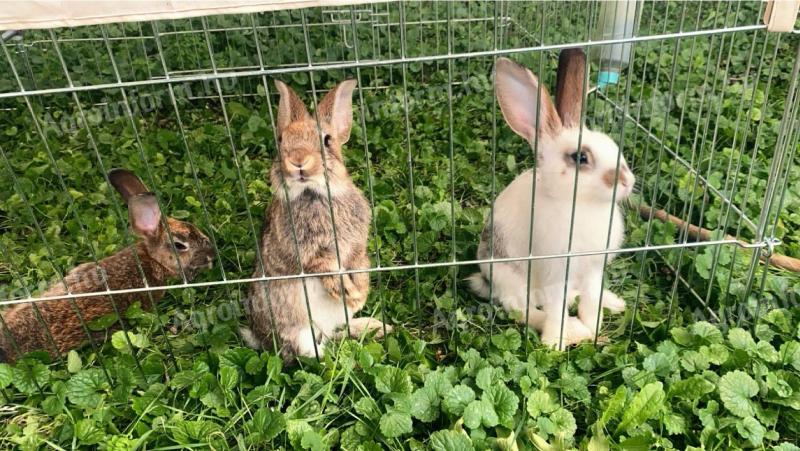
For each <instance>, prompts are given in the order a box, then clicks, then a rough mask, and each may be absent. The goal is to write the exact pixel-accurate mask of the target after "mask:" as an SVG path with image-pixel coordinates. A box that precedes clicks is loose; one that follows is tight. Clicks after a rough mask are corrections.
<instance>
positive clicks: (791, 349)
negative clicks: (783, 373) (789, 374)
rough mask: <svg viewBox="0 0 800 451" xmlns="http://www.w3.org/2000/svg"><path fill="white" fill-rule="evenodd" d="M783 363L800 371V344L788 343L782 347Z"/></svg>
mask: <svg viewBox="0 0 800 451" xmlns="http://www.w3.org/2000/svg"><path fill="white" fill-rule="evenodd" d="M780 354H781V362H783V364H784V365H791V366H792V367H793V368H794V369H796V370H797V371H800V343H798V342H796V341H788V342H786V343H784V344H782V345H781V350H780Z"/></svg>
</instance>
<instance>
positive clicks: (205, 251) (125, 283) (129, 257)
mask: <svg viewBox="0 0 800 451" xmlns="http://www.w3.org/2000/svg"><path fill="white" fill-rule="evenodd" d="M108 179H109V181H110V182H111V184H112V185H113V186H114V188H116V190H117V191H118V192H119V193H120V194H121V195H122V197H123V198H124V199H125V201H126V203H127V205H128V215H129V220H130V224H131V228H132V229H133V232H134V233H135V234H136V235H137V236H138V237H139V238H141V241H139V242H137V243H136V244H135V245H133V246H128V247H126V248H125V249H123V250H121V251H119V252H117V253H116V254H114V255H112V256H110V257H106V258H104V259H103V260H101V261H100V262H99V263H97V264H95V263H84V264H82V265H79V266H77V267H75V268H74V269H72V270H71V271H70V272H69V273H68V274H67V275H66V276H65V277H64V280H63V282H62V281H61V280H59V281H58V282H55V283H53V284H52V285H51V286H50V288H48V289H47V290H46V291H45V292H44V293H42V294H41V297H55V296H59V295H65V294H67V293H72V294H78V293H94V292H102V291H106V289H110V290H126V289H132V288H143V287H145V286H156V287H157V286H163V285H164V284H165V282H166V281H167V280H168V279H169V278H174V277H179V276H180V274H181V273H183V274H184V275H185V277H186V279H187V280H191V279H192V278H193V277H194V276H195V275H196V274H197V272H198V271H199V270H200V269H202V268H210V267H211V265H212V264H213V258H214V247H213V246H212V244H211V242H210V241H209V239H208V238H207V237H206V236H205V235H203V233H202V232H200V230H199V229H198V228H197V227H195V226H194V225H192V224H189V223H187V222H183V221H178V220H177V219H173V218H167V219H166V224H167V227H168V228H169V234H168V233H167V231H166V230H165V228H164V226H163V225H162V220H161V210H160V209H159V206H158V202H157V200H156V196H155V195H154V194H153V193H151V192H149V191H148V190H147V188H146V187H145V185H144V184H143V183H142V181H141V180H139V178H138V177H137V176H136V175H135V174H134V173H132V172H130V171H128V170H125V169H114V170H112V171H111V172H109V174H108ZM170 236H171V239H170ZM173 244H174V246H173ZM140 265H141V270H140V269H139V267H140ZM142 275H144V278H142ZM151 295H152V300H153V301H156V300H158V299H160V298H161V297H163V295H164V292H163V291H156V292H152V294H151ZM112 297H113V302H114V303H116V308H117V309H118V310H119V311H120V313H124V312H125V310H126V309H127V308H128V306H130V305H131V304H133V303H134V302H136V301H142V304H143V306H144V307H148V306H149V304H150V299H151V298H150V297H148V295H147V293H144V292H134V293H125V294H115V295H97V296H88V297H79V298H75V299H74V304H73V301H71V300H69V299H55V300H48V301H41V302H37V303H36V307H37V308H38V310H39V312H38V313H40V314H41V318H39V317H38V316H39V315H38V314H37V312H36V311H35V309H34V307H33V304H31V303H25V304H16V305H14V306H12V307H10V308H9V309H8V310H6V311H4V312H3V314H2V316H3V321H4V322H5V326H6V327H5V328H4V330H0V360H2V361H15V360H16V359H17V358H18V357H19V356H20V355H22V354H25V353H27V352H30V351H35V350H46V351H47V352H49V353H50V354H51V355H59V354H63V353H65V352H67V351H69V350H71V349H75V348H78V347H79V346H81V345H82V344H83V343H85V342H87V341H88V340H90V337H89V336H87V334H86V330H85V329H84V327H83V324H81V321H85V322H88V321H92V320H95V319H98V318H100V317H103V316H105V315H109V314H112V313H115V310H114V305H113V304H112ZM75 307H77V309H78V312H79V313H80V315H81V317H78V312H76V310H75Z"/></svg>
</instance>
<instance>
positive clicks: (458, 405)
mask: <svg viewBox="0 0 800 451" xmlns="http://www.w3.org/2000/svg"><path fill="white" fill-rule="evenodd" d="M474 400H475V392H474V391H473V390H472V389H471V388H470V387H468V386H466V385H456V386H455V387H453V388H452V389H450V391H448V392H447V393H446V394H445V395H444V399H443V400H442V407H444V410H445V411H447V412H449V413H451V414H453V415H456V416H460V415H461V414H462V413H464V408H466V407H467V404H469V403H471V402H472V401H474Z"/></svg>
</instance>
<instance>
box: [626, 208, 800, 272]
mask: <svg viewBox="0 0 800 451" xmlns="http://www.w3.org/2000/svg"><path fill="white" fill-rule="evenodd" d="M639 215H640V216H641V217H642V219H645V220H650V219H653V218H655V219H658V220H659V221H663V222H671V223H673V224H675V225H676V226H678V227H679V228H681V229H683V230H686V231H687V232H688V234H689V236H690V237H692V238H693V239H695V240H697V241H710V240H712V239H713V238H714V236H713V235H714V232H713V231H711V230H708V229H704V228H702V227H698V226H696V225H694V224H689V223H687V222H686V221H684V220H683V219H681V218H679V217H677V216H673V215H671V214H669V213H667V212H666V211H664V210H656V209H654V208H652V207H650V206H649V205H646V204H642V205H641V206H640V207H639ZM725 239H726V240H736V237H734V236H732V235H725ZM736 241H738V242H740V243H742V244H745V245H749V244H750V243H747V242H746V241H742V240H736ZM761 260H762V261H766V260H767V258H766V256H764V255H761ZM769 264H770V265H771V266H774V267H776V268H781V269H785V270H787V271H792V272H800V259H797V258H793V257H789V256H787V255H782V254H772V255H771V256H770V257H769Z"/></svg>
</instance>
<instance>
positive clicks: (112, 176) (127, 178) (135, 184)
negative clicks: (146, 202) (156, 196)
mask: <svg viewBox="0 0 800 451" xmlns="http://www.w3.org/2000/svg"><path fill="white" fill-rule="evenodd" d="M108 180H109V181H110V182H111V185H113V186H114V189H116V190H117V192H118V193H120V194H121V195H122V198H123V199H125V202H128V201H129V200H130V199H131V198H132V197H133V196H136V195H139V194H144V193H147V192H148V190H147V187H146V186H144V183H142V180H141V179H139V177H137V176H136V174H134V173H133V172H131V171H129V170H127V169H112V170H111V171H110V172H109V173H108Z"/></svg>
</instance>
